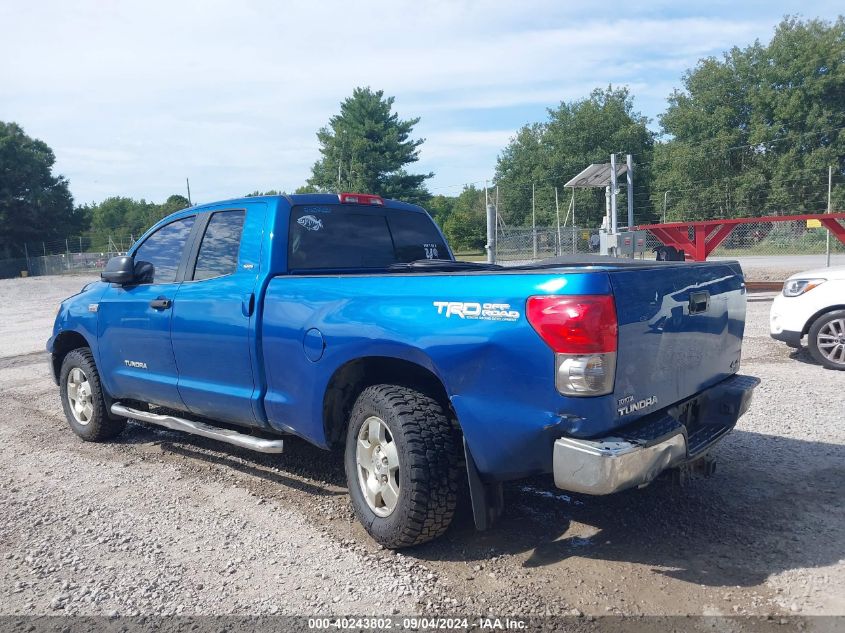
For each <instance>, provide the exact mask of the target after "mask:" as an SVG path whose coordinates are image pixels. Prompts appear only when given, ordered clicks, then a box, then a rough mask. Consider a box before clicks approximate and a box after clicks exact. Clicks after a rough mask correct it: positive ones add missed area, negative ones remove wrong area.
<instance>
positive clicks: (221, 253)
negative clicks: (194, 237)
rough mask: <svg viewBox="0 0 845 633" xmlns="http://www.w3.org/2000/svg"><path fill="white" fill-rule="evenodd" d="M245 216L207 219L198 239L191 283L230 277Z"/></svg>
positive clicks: (218, 215) (233, 214) (233, 213)
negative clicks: (202, 234)
mask: <svg viewBox="0 0 845 633" xmlns="http://www.w3.org/2000/svg"><path fill="white" fill-rule="evenodd" d="M245 215H246V213H245V212H244V211H243V210H241V211H219V212H217V213H215V214H214V215H212V216H211V220H210V221H209V223H208V227H206V229H205V235H204V236H203V238H202V244H201V245H200V250H199V254H198V255H197V264H196V267H195V268H194V281H199V280H202V279H212V278H213V277H222V276H224V275H231V274H232V273H233V272H235V271H236V270H237V269H238V251H239V250H240V246H241V232H242V231H243V228H244V217H245Z"/></svg>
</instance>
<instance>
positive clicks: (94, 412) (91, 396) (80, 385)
mask: <svg viewBox="0 0 845 633" xmlns="http://www.w3.org/2000/svg"><path fill="white" fill-rule="evenodd" d="M59 385H60V390H61V396H62V408H64V411H65V417H66V418H67V421H68V424H70V428H71V429H73V432H74V433H76V434H77V435H78V436H79V437H81V438H82V439H83V440H86V441H88V442H100V441H103V440H107V439H110V438H112V437H115V436H116V435H118V434H120V433H121V432H122V431H123V429H124V428H126V420H125V419H114V418H112V417H110V416H109V413H108V408H107V406H106V401H105V397H104V396H103V387H102V385H101V384H100V374H99V372H97V366H96V365H95V364H94V357H93V356H92V355H91V351H90V350H89V349H88V348H84V347H83V348H79V349H75V350H73V351H72V352H70V353H68V355H67V356H65V359H64V361H62V369H61V373H60V374H59Z"/></svg>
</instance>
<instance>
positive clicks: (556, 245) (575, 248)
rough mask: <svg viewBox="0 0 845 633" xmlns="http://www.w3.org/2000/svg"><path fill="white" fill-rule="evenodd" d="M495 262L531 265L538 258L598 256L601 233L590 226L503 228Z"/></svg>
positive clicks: (498, 240)
mask: <svg viewBox="0 0 845 633" xmlns="http://www.w3.org/2000/svg"><path fill="white" fill-rule="evenodd" d="M496 242H497V243H496V261H497V262H499V263H502V264H512V265H519V264H528V263H530V262H532V261H536V260H538V259H546V258H547V257H558V256H560V255H577V254H579V253H596V252H598V250H599V230H598V229H597V228H587V227H577V226H576V227H572V226H568V227H561V228H560V230H558V229H557V227H542V228H541V227H538V228H537V229H536V230H535V229H531V228H508V229H500V230H499V233H498V236H497V238H496Z"/></svg>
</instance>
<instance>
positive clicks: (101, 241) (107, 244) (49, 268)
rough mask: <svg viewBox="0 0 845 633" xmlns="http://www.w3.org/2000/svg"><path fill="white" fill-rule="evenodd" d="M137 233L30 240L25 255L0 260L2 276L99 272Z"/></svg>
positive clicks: (26, 245)
mask: <svg viewBox="0 0 845 633" xmlns="http://www.w3.org/2000/svg"><path fill="white" fill-rule="evenodd" d="M134 242H135V240H134V236H131V235H130V236H112V235H107V236H77V237H70V238H68V239H66V240H52V241H41V242H27V243H26V244H24V245H23V248H22V249H20V250H22V251H23V253H24V256H23V257H14V258H9V259H0V279H5V278H9V277H35V276H39V275H62V274H72V273H83V272H98V271H100V270H102V269H103V267H104V266H105V265H106V262H107V261H108V260H109V258H110V257H114V256H115V255H123V254H125V253H126V251H127V250H129V248H130V247H131V246H132V244H133V243H134Z"/></svg>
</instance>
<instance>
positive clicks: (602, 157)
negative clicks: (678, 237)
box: [496, 86, 654, 226]
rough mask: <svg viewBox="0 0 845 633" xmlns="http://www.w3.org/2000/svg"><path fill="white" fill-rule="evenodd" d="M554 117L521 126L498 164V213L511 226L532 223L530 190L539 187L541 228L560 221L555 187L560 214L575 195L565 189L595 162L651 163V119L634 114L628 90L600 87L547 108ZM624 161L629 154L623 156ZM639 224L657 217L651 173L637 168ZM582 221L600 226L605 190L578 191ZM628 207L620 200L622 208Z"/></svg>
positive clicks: (537, 192) (580, 219) (623, 200)
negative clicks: (651, 193)
mask: <svg viewBox="0 0 845 633" xmlns="http://www.w3.org/2000/svg"><path fill="white" fill-rule="evenodd" d="M548 113H549V118H548V120H547V121H544V122H541V123H531V124H528V125H526V126H524V127H523V128H521V129H520V130H519V131H518V132H517V134H516V136H515V137H514V138H513V139H512V140H511V142H510V143H509V145H508V146H507V147H506V148H505V149H504V150H503V151H502V153H501V155H500V156H499V159H498V161H497V164H496V184H497V185H499V188H500V196H501V199H500V203H499V210H500V213H501V214H502V216H503V217H504V218H505V220H506V221H507V222H508V223H509V224H511V225H517V226H518V225H523V226H527V225H530V224H531V195H532V193H531V191H532V184H533V185H534V189H535V204H536V215H537V224H538V226H550V225H552V224H553V223H554V222H555V202H554V188H555V187H557V188H558V194H559V196H560V205H561V214H562V215H563V213H564V209H565V205H566V204H568V202H569V196H570V195H571V193H570V192H564V190H563V185H564V183H565V182H567V181H568V180H569V179H570V178H571V177H572V176H574V175H575V174H577V173H578V172H580V171H581V170H582V169H584V168H585V167H587V166H588V165H590V164H591V163H607V162H608V161H609V160H610V154H612V153H614V152H615V153H617V154H622V155H624V154H634V155H635V158H634V160H635V163H637V164H646V163H648V162H650V161H651V156H652V151H653V147H654V135H653V134H652V132H650V131H649V129H648V127H647V124H648V119H647V118H646V117H644V116H642V115H641V114H640V113H639V112H637V111H635V110H634V105H633V99H632V97H631V95H630V92H629V91H628V89H627V88H614V87H613V86H608V87H607V88H606V89H604V90H601V89H596V90H593V92H592V93H591V94H590V96H589V97H588V98H586V99H581V100H577V101H571V102H562V103H561V104H560V105H559V106H558V107H557V108H550V109H549V110H548ZM621 160H624V156H623V157H622V158H621ZM635 185H636V191H635V196H636V199H635V203H637V202H639V201H644V202H645V203H646V205H645V208H643V205H638V204H635V215H636V221H637V222H642V221H644V220H648V219H650V218H651V217H652V212H651V209H650V208H647V207H648V202H649V195H648V194H649V186H650V175H649V173H648V172H647V171H644V170H643V171H639V170H636V169H635ZM576 195H577V197H576V209H577V213H578V215H577V220H578V223H579V224H580V225H582V226H591V225H592V226H597V225H598V224H600V222H601V218H602V216H603V215H604V191H600V190H589V189H587V190H579V191H578V192H577V194H576ZM625 204H626V202H625V198H624V188H623V195H622V196H621V197H620V199H619V205H620V208H621V209H624V205H625ZM638 207H639V208H638Z"/></svg>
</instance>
